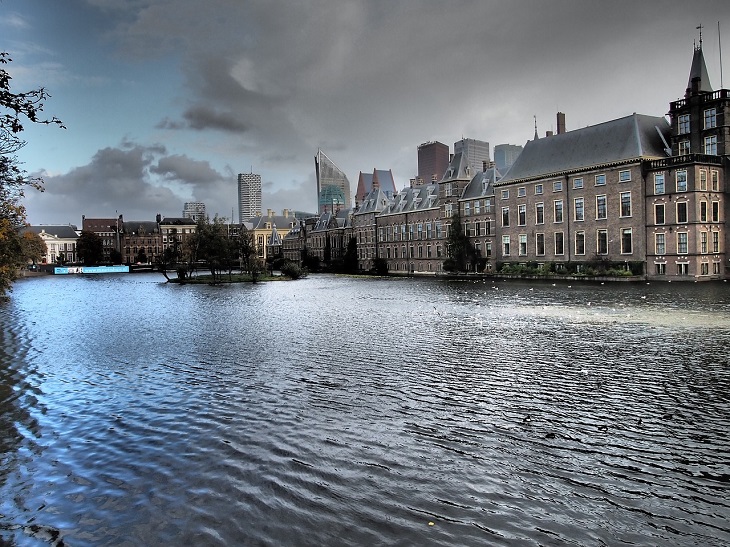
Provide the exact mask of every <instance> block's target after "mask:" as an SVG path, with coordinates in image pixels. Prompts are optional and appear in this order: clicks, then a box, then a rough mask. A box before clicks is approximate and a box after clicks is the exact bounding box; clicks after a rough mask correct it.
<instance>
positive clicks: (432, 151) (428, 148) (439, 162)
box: [418, 141, 449, 184]
mask: <svg viewBox="0 0 730 547" xmlns="http://www.w3.org/2000/svg"><path fill="white" fill-rule="evenodd" d="M448 166H449V147H448V146H446V145H445V144H444V143H441V142H438V141H431V142H424V143H423V144H420V145H419V146H418V178H420V179H423V181H424V183H425V184H430V183H431V181H433V180H435V181H439V180H441V178H442V177H443V176H444V173H445V172H446V168H447V167H448Z"/></svg>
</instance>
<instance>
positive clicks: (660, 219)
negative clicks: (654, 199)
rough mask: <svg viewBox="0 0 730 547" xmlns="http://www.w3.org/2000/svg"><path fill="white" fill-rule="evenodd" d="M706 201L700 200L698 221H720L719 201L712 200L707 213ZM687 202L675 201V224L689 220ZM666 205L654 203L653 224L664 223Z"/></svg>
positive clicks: (685, 222)
mask: <svg viewBox="0 0 730 547" xmlns="http://www.w3.org/2000/svg"><path fill="white" fill-rule="evenodd" d="M707 205H708V203H707V202H706V201H700V214H699V218H698V220H699V222H720V202H719V201H713V202H712V207H711V210H710V211H709V215H708V207H707ZM688 206H689V204H688V202H686V201H678V202H676V203H675V206H674V207H675V210H676V211H675V213H676V216H675V221H676V223H677V224H687V223H688V222H689V214H688ZM665 213H666V206H665V204H664V203H655V204H654V224H659V225H661V224H665V223H666V214H665Z"/></svg>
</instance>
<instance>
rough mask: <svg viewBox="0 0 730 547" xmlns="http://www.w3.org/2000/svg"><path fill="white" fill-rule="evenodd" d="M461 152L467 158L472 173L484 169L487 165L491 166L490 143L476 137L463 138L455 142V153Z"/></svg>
mask: <svg viewBox="0 0 730 547" xmlns="http://www.w3.org/2000/svg"><path fill="white" fill-rule="evenodd" d="M459 152H461V153H462V155H463V156H464V157H465V158H466V161H467V164H468V165H469V167H470V168H471V172H472V174H475V173H477V172H479V171H481V170H482V168H483V167H484V166H485V165H486V166H487V167H489V162H490V161H491V160H490V158H489V143H488V142H487V141H478V140H476V139H461V140H460V141H456V142H455V143H454V154H458V153H459Z"/></svg>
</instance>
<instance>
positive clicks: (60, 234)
mask: <svg viewBox="0 0 730 547" xmlns="http://www.w3.org/2000/svg"><path fill="white" fill-rule="evenodd" d="M76 230H77V228H76V226H74V225H72V224H62V225H58V226H56V225H48V226H43V225H41V226H26V227H25V228H23V229H22V232H32V233H34V234H40V233H41V232H45V233H47V234H50V235H52V236H55V237H57V238H61V239H76V238H78V237H79V234H78V233H77V231H76Z"/></svg>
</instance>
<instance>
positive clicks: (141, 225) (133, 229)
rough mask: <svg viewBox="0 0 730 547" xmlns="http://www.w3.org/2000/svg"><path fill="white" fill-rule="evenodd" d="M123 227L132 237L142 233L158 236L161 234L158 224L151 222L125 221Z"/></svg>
mask: <svg viewBox="0 0 730 547" xmlns="http://www.w3.org/2000/svg"><path fill="white" fill-rule="evenodd" d="M122 226H123V227H122V230H123V231H124V233H125V234H131V235H139V234H141V233H144V234H157V233H159V232H160V228H159V226H158V225H157V223H156V222H154V221H149V220H125V221H124V223H123V224H122Z"/></svg>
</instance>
